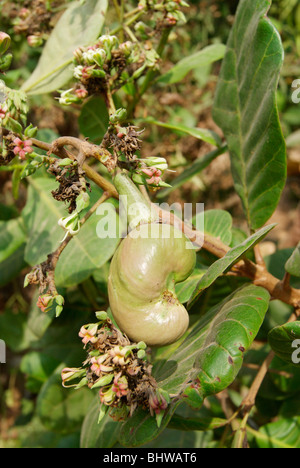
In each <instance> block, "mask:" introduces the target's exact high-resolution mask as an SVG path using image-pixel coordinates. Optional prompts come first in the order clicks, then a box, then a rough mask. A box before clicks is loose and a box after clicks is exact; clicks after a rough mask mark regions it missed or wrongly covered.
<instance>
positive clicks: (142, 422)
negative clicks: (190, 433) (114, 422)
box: [118, 403, 178, 447]
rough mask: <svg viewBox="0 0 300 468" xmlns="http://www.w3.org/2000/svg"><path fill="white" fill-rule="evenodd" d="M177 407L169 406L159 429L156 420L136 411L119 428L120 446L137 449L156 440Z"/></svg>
mask: <svg viewBox="0 0 300 468" xmlns="http://www.w3.org/2000/svg"><path fill="white" fill-rule="evenodd" d="M177 406H178V403H177V404H175V405H174V404H173V405H170V407H169V409H168V410H167V411H166V412H165V414H164V417H163V419H162V422H161V425H160V427H157V422H156V418H155V417H154V416H151V415H150V413H149V411H144V410H142V409H140V408H139V409H137V410H136V411H135V412H134V413H133V416H131V418H129V419H128V420H127V421H126V422H125V423H123V424H122V426H121V427H120V430H119V436H118V439H119V442H120V444H121V445H124V446H125V447H138V446H140V445H144V444H146V443H148V442H150V441H151V440H153V439H156V437H158V436H159V435H160V434H161V433H162V431H163V430H164V429H165V428H166V427H167V425H168V423H169V422H170V419H171V417H172V415H173V413H174V411H175V409H176V407H177Z"/></svg>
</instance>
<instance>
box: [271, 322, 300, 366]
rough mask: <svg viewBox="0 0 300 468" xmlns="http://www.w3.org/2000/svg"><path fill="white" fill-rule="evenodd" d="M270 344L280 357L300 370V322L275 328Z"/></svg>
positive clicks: (272, 331)
mask: <svg viewBox="0 0 300 468" xmlns="http://www.w3.org/2000/svg"><path fill="white" fill-rule="evenodd" d="M268 340H269V343H270V345H271V347H272V349H273V351H274V352H275V353H276V355H277V356H278V357H280V358H281V359H282V360H283V361H285V362H287V363H289V364H293V365H296V366H297V367H299V368H300V322H290V323H285V324H284V325H280V326H278V327H275V328H273V330H271V331H270V332H269V335H268Z"/></svg>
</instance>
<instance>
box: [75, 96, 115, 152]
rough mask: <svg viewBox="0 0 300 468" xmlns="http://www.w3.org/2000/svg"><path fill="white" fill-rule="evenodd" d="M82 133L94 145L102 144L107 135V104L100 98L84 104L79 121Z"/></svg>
mask: <svg viewBox="0 0 300 468" xmlns="http://www.w3.org/2000/svg"><path fill="white" fill-rule="evenodd" d="M78 123H79V128H80V131H81V133H82V134H83V135H84V136H85V137H86V138H89V139H90V140H91V141H92V142H93V143H95V144H100V143H101V141H102V140H103V137H104V135H105V133H106V130H107V127H108V124H109V116H108V112H107V107H106V105H105V102H104V100H103V99H102V98H100V97H95V98H92V99H90V100H89V101H88V102H86V103H85V104H84V106H83V107H82V109H81V113H80V116H79V119H78Z"/></svg>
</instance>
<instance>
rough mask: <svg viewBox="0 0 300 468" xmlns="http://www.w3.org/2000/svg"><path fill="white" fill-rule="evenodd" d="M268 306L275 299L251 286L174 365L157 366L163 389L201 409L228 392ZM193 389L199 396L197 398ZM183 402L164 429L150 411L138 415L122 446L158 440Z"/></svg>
mask: <svg viewBox="0 0 300 468" xmlns="http://www.w3.org/2000/svg"><path fill="white" fill-rule="evenodd" d="M268 303H269V294H268V292H267V291H266V290H265V289H263V288H258V287H256V286H254V285H249V286H245V287H243V288H241V289H239V290H238V291H235V292H234V293H233V294H232V295H231V296H229V297H228V298H227V299H226V300H225V301H223V302H222V303H221V304H219V305H217V306H216V307H214V308H213V309H211V310H210V311H209V312H208V313H207V314H206V315H205V316H204V317H203V318H201V319H200V320H199V322H198V323H197V324H196V325H195V326H194V327H193V329H192V330H191V332H190V333H189V335H188V337H187V338H186V339H185V340H184V342H183V343H182V344H181V345H180V346H179V347H178V348H177V349H176V350H175V352H174V353H173V354H172V355H171V356H170V358H169V359H168V360H166V359H161V360H158V361H156V363H155V364H154V368H153V375H154V377H155V378H156V380H157V382H158V385H159V388H161V389H163V390H165V391H167V392H168V393H169V394H170V395H173V396H175V395H176V396H177V395H180V396H182V395H184V396H185V398H182V399H181V400H180V401H181V402H182V401H184V402H188V403H189V404H192V405H193V404H194V406H196V407H198V408H199V407H201V405H202V403H203V399H204V398H205V397H206V396H209V395H212V394H215V393H218V392H220V391H222V390H224V389H225V388H226V387H228V386H229V385H230V384H231V383H232V382H233V380H234V379H235V377H236V375H237V373H238V371H239V370H240V368H241V366H242V362H243V355H244V353H245V351H247V350H248V349H249V347H250V346H251V344H252V342H253V340H254V339H255V337H256V335H257V333H258V330H259V328H260V327H261V324H262V322H263V319H264V316H265V313H266V311H267V308H268ZM197 378H198V382H199V388H198V390H197V389H196V388H195V389H191V383H192V382H193V381H195V380H196V379H197ZM191 390H194V391H195V395H191ZM180 401H179V402H180ZM179 402H177V403H176V404H174V403H171V405H170V406H169V409H168V411H167V412H166V414H165V416H164V419H163V421H162V425H161V427H160V428H157V425H156V421H155V418H153V417H151V416H150V414H149V412H146V411H143V410H137V411H136V412H135V413H134V414H133V416H132V418H130V419H128V421H126V422H125V423H124V424H123V425H122V427H121V429H120V436H119V441H120V443H121V444H122V445H125V446H130V447H131V446H133V447H135V446H138V445H142V444H146V443H148V442H150V441H151V440H153V439H155V438H156V437H158V436H159V435H160V434H161V432H162V431H163V430H164V429H165V428H166V426H167V425H168V424H169V423H170V420H171V418H172V416H173V414H174V412H175V410H176V408H177V406H178V404H179Z"/></svg>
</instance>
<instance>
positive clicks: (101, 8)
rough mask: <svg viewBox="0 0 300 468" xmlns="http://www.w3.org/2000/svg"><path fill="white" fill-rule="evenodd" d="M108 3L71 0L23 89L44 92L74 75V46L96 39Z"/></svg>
mask: <svg viewBox="0 0 300 468" xmlns="http://www.w3.org/2000/svg"><path fill="white" fill-rule="evenodd" d="M107 6H108V1H107V0H89V1H88V2H84V3H82V2H80V1H75V2H72V3H71V5H70V6H69V8H68V9H67V10H66V11H65V12H64V13H63V15H62V16H61V18H60V19H59V20H58V22H57V24H56V26H55V28H54V29H53V31H52V33H51V35H50V37H49V39H48V41H47V43H46V45H45V47H44V49H43V53H42V55H41V58H40V60H39V63H38V65H37V67H36V69H35V70H34V72H33V73H32V75H31V76H30V78H29V79H28V80H27V81H26V82H25V83H24V84H23V86H22V90H23V91H25V92H26V93H28V94H43V93H50V92H51V91H56V90H57V89H59V88H61V87H62V86H64V85H65V83H67V82H68V81H69V80H70V79H71V78H72V76H73V70H72V69H73V67H72V62H73V57H74V56H73V52H74V50H76V49H77V48H78V47H80V46H88V45H91V44H92V43H93V42H94V41H96V39H97V38H98V36H99V35H100V33H101V30H102V28H103V25H104V20H105V14H106V10H107Z"/></svg>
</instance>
